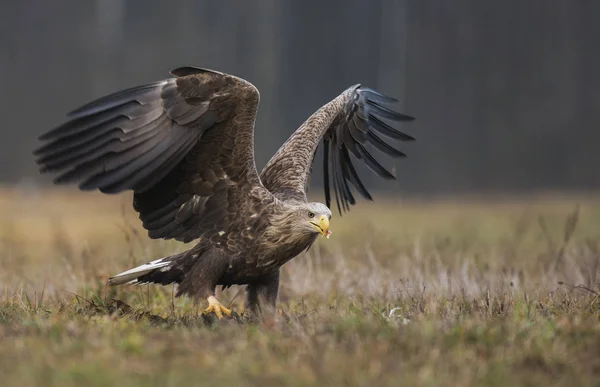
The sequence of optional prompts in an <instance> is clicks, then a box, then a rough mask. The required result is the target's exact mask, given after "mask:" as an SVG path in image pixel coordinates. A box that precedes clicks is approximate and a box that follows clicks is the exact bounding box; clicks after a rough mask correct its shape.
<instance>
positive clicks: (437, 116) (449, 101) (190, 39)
mask: <svg viewBox="0 0 600 387" xmlns="http://www.w3.org/2000/svg"><path fill="white" fill-rule="evenodd" d="M598 16H600V2H598V1H592V0H589V1H585V0H581V1H550V0H530V1H522V0H496V1H495V0H488V1H481V0H456V1H451V2H450V1H446V0H369V1H364V0H336V1H326V2H325V1H317V0H293V1H292V0H289V1H278V0H261V1H256V0H255V1H236V2H234V1H218V2H215V1H199V0H180V1H168V2H167V1H159V0H131V1H125V0H96V1H91V0H90V1H78V0H71V1H67V0H53V1H47V0H20V1H8V0H4V1H2V2H1V3H0V29H1V31H2V32H1V34H0V44H1V47H2V50H0V86H1V87H0V115H1V117H2V128H1V129H0V136H1V137H0V182H1V183H5V184H12V183H19V184H24V183H27V186H30V185H31V184H32V183H33V184H34V185H37V184H48V183H49V181H50V179H49V178H47V177H41V176H39V175H38V173H37V169H36V167H35V164H34V162H33V157H32V156H31V151H32V150H33V149H34V148H35V147H36V146H37V145H38V144H37V142H36V136H37V135H39V134H40V133H42V132H44V131H46V130H48V129H50V128H52V127H53V126H55V125H57V124H59V123H61V122H62V120H63V119H64V115H65V113H67V112H68V111H70V110H72V109H73V108H75V107H77V106H79V105H81V104H83V103H85V102H87V101H89V100H91V99H94V98H97V97H100V96H102V95H104V94H107V93H110V92H113V91H117V90H119V89H123V88H126V87H130V86H134V85H138V84H141V83H147V82H150V81H154V80H157V79H161V78H165V77H168V71H169V70H170V69H172V68H174V67H178V66H181V65H188V64H191V65H197V66H202V67H208V68H213V69H217V70H221V71H224V72H228V73H232V74H235V75H238V76H241V77H244V78H246V79H248V80H249V81H251V82H252V83H254V84H255V85H256V86H257V87H258V88H259V90H260V91H261V106H260V110H259V117H258V124H257V132H256V147H257V164H258V166H259V167H262V166H263V165H264V164H265V163H266V161H267V160H268V158H269V157H270V156H271V155H272V154H273V153H274V152H275V151H276V149H277V148H278V147H279V146H280V145H281V143H282V142H283V141H285V139H286V138H287V137H288V136H289V135H290V134H291V133H292V132H293V131H294V130H295V129H296V128H297V127H298V126H299V125H300V124H301V123H302V121H303V120H304V119H306V118H307V117H308V116H309V115H310V114H312V113H313V112H314V111H315V110H316V109H317V108H319V107H320V106H321V105H323V104H324V103H326V102H327V101H329V100H330V99H332V98H333V97H335V96H336V95H337V94H338V93H340V92H341V91H342V90H344V89H345V88H347V87H348V86H350V85H352V84H355V83H362V84H363V85H366V86H370V87H374V88H376V89H378V90H380V91H381V92H384V93H386V94H389V95H393V96H395V97H397V98H398V99H399V100H400V101H401V109H400V110H401V111H403V112H405V113H407V114H411V115H414V116H416V117H417V121H415V122H414V123H412V124H407V125H404V126H403V127H401V129H402V130H403V131H406V132H407V133H410V134H411V135H414V136H415V137H416V138H417V140H418V141H417V142H414V143H410V144H406V145H405V146H402V147H401V149H402V150H403V151H405V152H406V153H407V154H408V155H409V158H408V159H405V160H399V161H395V162H392V161H391V160H387V161H388V163H387V165H389V166H392V164H393V167H395V170H396V173H397V175H398V177H399V180H398V182H397V183H394V184H389V183H386V182H384V181H381V180H379V179H378V178H375V177H373V176H371V175H370V174H363V176H365V180H366V181H367V183H368V184H369V186H370V187H375V190H376V191H377V190H379V191H382V190H387V191H388V192H389V193H391V194H399V193H403V194H407V195H411V194H414V195H425V194H436V195H450V194H460V193H471V194H490V193H516V192H521V193H523V192H539V191H561V192H563V191H577V192H581V191H590V190H593V189H596V188H598V187H600V177H599V175H598V172H597V171H598V165H599V164H600V152H598V145H599V144H600V115H599V114H598V112H599V110H598V109H597V108H596V106H597V105H598V103H599V102H600V76H599V75H598V69H600V45H599V44H598V37H599V36H600V23H598ZM384 160H385V159H384ZM315 177H316V179H313V182H314V183H313V186H318V185H319V184H320V183H321V177H320V168H315Z"/></svg>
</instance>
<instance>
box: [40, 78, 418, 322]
mask: <svg viewBox="0 0 600 387" xmlns="http://www.w3.org/2000/svg"><path fill="white" fill-rule="evenodd" d="M171 73H172V74H173V75H174V76H175V77H174V78H169V79H166V80H163V81H159V82H155V83H151V84H148V85H144V86H140V87H135V88H131V89H128V90H124V91H121V92H118V93H115V94H112V95H109V96H106V97H104V98H100V99H98V100H96V101H93V102H91V103H89V104H87V105H84V106H83V107H81V108H79V109H77V110H75V111H73V112H71V113H70V114H69V120H68V121H67V122H66V123H64V124H63V125H61V126H59V127H57V128H56V129H54V130H52V131H50V132H48V133H46V134H44V135H42V136H40V139H41V140H44V141H46V142H47V143H46V144H45V145H43V146H42V147H41V148H39V149H38V150H36V151H35V155H36V156H37V163H38V164H39V166H40V170H41V172H52V173H57V174H58V177H57V178H56V180H55V183H56V184H67V183H78V184H79V188H80V189H82V190H100V191H101V192H104V193H118V192H122V191H125V190H133V192H134V199H133V206H134V208H135V210H136V211H137V212H138V213H139V216H140V219H141V221H142V224H143V226H144V228H146V229H147V230H148V235H149V237H150V238H165V239H170V238H172V239H176V240H179V241H183V242H189V241H192V240H196V239H198V240H199V242H198V244H197V245H196V246H195V247H194V248H192V249H191V250H189V251H186V252H184V253H181V254H176V255H173V256H170V257H166V258H162V259H158V260H156V261H153V262H150V263H148V264H145V265H142V266H139V267H136V268H134V269H131V270H128V271H126V272H123V273H121V274H118V275H116V276H114V277H112V278H111V279H109V284H111V285H119V284H123V283H159V284H163V285H166V284H170V283H177V284H179V289H178V295H181V294H188V295H190V296H193V297H196V298H206V299H208V301H209V308H208V309H207V311H214V312H215V313H216V314H217V315H218V316H219V317H221V315H222V314H223V313H225V314H228V313H229V312H230V311H229V310H228V309H226V308H224V307H223V306H222V305H220V304H219V303H218V301H217V300H216V299H215V298H214V291H215V288H216V286H217V285H222V286H224V287H227V286H231V285H234V284H246V285H248V288H247V292H248V294H247V306H248V307H249V309H250V310H251V311H253V312H257V311H258V310H259V306H260V305H261V303H259V299H261V298H264V299H265V301H266V302H264V303H263V304H264V305H265V306H267V307H270V308H273V307H274V306H275V303H276V300H277V291H278V285H279V269H280V268H281V266H282V265H283V264H285V263H286V262H287V261H289V260H290V259H292V258H294V257H295V256H296V255H298V254H299V253H301V252H302V251H303V250H306V249H307V248H309V247H310V246H311V245H312V243H313V242H314V241H315V239H316V237H317V236H318V235H319V234H322V235H328V234H329V220H330V218H331V211H330V210H329V208H328V207H329V206H330V202H331V195H330V182H329V181H330V180H331V181H332V183H333V184H332V185H333V191H334V195H335V198H336V202H337V207H338V209H339V211H340V213H342V212H343V211H347V210H348V209H349V206H350V205H353V204H355V199H354V197H353V194H352V191H351V188H350V185H352V186H354V188H355V189H356V190H357V191H358V193H359V194H361V195H362V196H363V197H365V198H367V199H370V200H371V196H370V195H369V192H368V191H367V189H366V188H365V187H364V185H363V183H362V182H361V180H360V178H359V177H358V174H357V173H356V171H355V169H354V166H353V164H352V160H351V155H352V157H354V158H355V159H358V160H361V161H363V162H364V163H365V164H366V165H367V166H368V167H369V168H370V169H371V170H373V171H374V172H375V173H376V174H378V175H379V176H382V177H383V178H387V179H392V178H394V176H393V175H392V174H391V173H390V172H388V171H387V170H386V169H385V168H384V167H382V166H381V165H380V164H379V163H378V162H377V161H376V160H375V158H373V156H372V155H371V154H370V153H369V152H368V151H367V149H366V148H365V144H366V143H370V144H371V145H372V146H374V147H375V148H376V149H378V150H380V151H382V152H384V153H386V154H388V155H390V156H393V157H403V156H404V154H403V153H402V152H400V151H398V150H396V149H395V148H393V147H391V146H390V145H388V144H387V143H386V142H385V141H384V140H383V139H382V138H381V137H379V136H378V134H381V135H384V136H386V137H389V138H392V139H396V140H401V141H408V140H412V139H413V138H412V137H410V136H408V135H406V134H404V133H401V132H399V131H397V130H396V129H394V128H392V127H391V126H389V124H387V123H386V122H384V121H383V120H382V119H388V120H392V121H411V120H413V118H412V117H409V116H406V115H403V114H399V113H396V112H394V111H393V110H391V109H390V107H389V105H390V104H391V103H393V102H396V100H394V99H392V98H389V97H386V96H383V95H381V94H379V93H377V92H376V91H374V90H371V89H368V88H363V87H361V86H360V85H355V86H352V87H350V88H349V89H347V90H346V91H344V92H343V93H342V94H340V95H339V96H338V97H336V98H335V99H333V100H332V101H331V102H329V103H328V104H326V105H324V106H323V107H322V108H320V109H319V110H318V111H317V112H315V113H314V114H313V115H312V116H311V117H310V118H309V119H308V120H307V121H306V122H304V123H303V124H302V126H301V127H300V128H299V129H298V130H296V132H294V134H293V135H292V136H291V137H290V138H289V139H288V141H286V143H285V144H284V145H283V146H282V147H281V148H280V149H279V151H278V152H277V153H276V154H275V155H274V156H273V157H272V158H271V160H270V161H269V162H268V164H267V165H266V166H265V168H264V169H263V171H262V173H261V175H260V176H259V175H258V172H257V170H256V166H255V162H254V143H253V138H254V122H255V118H256V112H257V108H258V102H259V93H258V90H257V89H256V88H255V87H254V86H253V85H252V84H250V83H249V82H247V81H245V80H243V79H240V78H237V77H234V76H232V75H228V74H223V73H220V72H217V71H212V70H206V69H200V68H194V67H182V68H178V69H175V70H173V71H172V72H171ZM321 141H323V146H324V154H325V158H324V178H325V197H326V205H325V204H321V203H309V202H308V201H307V198H306V190H307V187H308V183H309V180H310V172H311V166H312V162H313V157H314V154H315V152H316V150H317V147H318V146H319V143H320V142H321Z"/></svg>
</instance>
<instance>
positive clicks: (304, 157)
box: [260, 85, 414, 214]
mask: <svg viewBox="0 0 600 387" xmlns="http://www.w3.org/2000/svg"><path fill="white" fill-rule="evenodd" d="M396 102H398V101H397V100H396V99H394V98H391V97H388V96H385V95H383V94H381V93H378V92H377V91H375V90H373V89H369V88H365V87H361V86H360V85H355V86H352V87H350V88H349V89H347V90H346V91H344V92H343V93H342V94H340V95H339V96H338V97H337V98H335V99H334V100H332V101H331V102H329V103H328V104H326V105H325V106H323V107H321V108H320V109H319V110H317V112H315V113H314V114H313V115H312V116H310V117H309V118H308V120H306V122H304V123H303V124H302V126H301V127H300V128H299V129H298V130H296V132H294V134H292V136H291V137H290V138H289V139H288V140H287V141H286V143H285V144H284V145H283V146H282V147H281V148H280V149H279V150H278V151H277V153H276V154H275V155H274V156H273V157H272V158H271V160H270V161H269V162H268V163H267V165H266V166H265V168H264V169H263V171H262V173H261V176H260V177H261V181H262V182H263V184H264V186H265V187H266V188H267V189H269V190H270V191H271V192H273V193H274V194H278V193H286V194H288V195H289V193H290V192H295V195H296V196H298V197H302V198H304V199H305V198H306V189H307V186H308V182H309V179H310V166H311V164H312V162H313V155H314V152H315V150H316V148H317V146H318V145H319V142H320V141H321V140H323V145H324V152H323V159H324V164H323V178H324V183H325V187H324V188H325V202H326V204H327V206H328V207H330V206H331V199H332V198H331V190H330V187H331V186H333V195H334V196H335V200H336V203H337V207H338V211H339V212H340V214H342V213H343V212H344V211H348V210H349V209H350V206H351V205H354V204H355V202H356V200H355V198H354V196H353V194H352V190H351V188H350V186H353V187H354V188H355V189H356V190H357V192H358V193H359V194H360V195H361V196H362V197H364V198H366V199H368V200H372V198H371V195H370V194H369V191H368V190H367V189H366V187H365V185H364V184H363V183H362V181H361V180H360V177H359V176H358V174H357V172H356V169H355V168H354V165H353V163H352V157H354V158H355V159H358V160H361V161H362V162H363V163H364V164H365V165H366V166H367V167H368V168H369V169H370V170H371V171H373V172H374V173H375V174H377V175H378V176H380V177H383V178H384V179H394V178H395V177H394V175H392V173H390V172H389V171H388V170H386V169H385V167H383V166H382V165H381V164H380V163H379V162H378V161H377V159H376V158H375V157H374V156H373V155H371V153H370V152H369V150H367V148H366V146H365V145H366V144H370V145H371V146H373V148H375V149H377V150H378V151H380V152H382V153H384V154H387V155H389V156H391V157H395V158H398V157H406V155H405V154H404V153H403V152H401V151H400V150H398V149H396V148H394V147H392V146H391V145H390V144H388V143H387V142H386V141H385V140H384V139H382V138H381V137H380V136H379V135H383V136H385V137H388V138H391V139H394V140H399V141H411V140H414V138H413V137H411V136H409V135H407V134H405V133H402V132H400V131H398V130H397V129H395V128H393V127H392V126H390V125H389V124H388V123H386V122H385V121H383V120H384V119H386V120H390V121H396V122H399V121H412V120H414V118H413V117H411V116H407V115H404V114H400V113H398V112H396V111H394V110H393V109H392V108H391V107H390V104H393V103H396Z"/></svg>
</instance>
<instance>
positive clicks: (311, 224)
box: [264, 202, 331, 247]
mask: <svg viewBox="0 0 600 387" xmlns="http://www.w3.org/2000/svg"><path fill="white" fill-rule="evenodd" d="M284 208H285V209H284V210H283V211H279V212H276V213H274V214H272V215H271V218H270V223H271V224H270V225H269V227H267V229H266V230H265V234H264V236H265V240H266V241H267V242H270V243H271V244H272V245H273V246H274V247H279V246H280V245H282V244H284V245H287V244H297V243H305V242H307V241H310V243H312V242H313V241H314V238H316V237H317V236H318V235H319V234H320V235H322V236H324V237H328V236H329V235H330V234H331V231H330V230H329V220H330V219H331V211H330V210H329V208H328V207H327V206H326V205H325V204H323V203H305V202H302V203H299V202H291V203H290V202H288V203H286V206H285V207H284Z"/></svg>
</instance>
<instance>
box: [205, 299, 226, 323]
mask: <svg viewBox="0 0 600 387" xmlns="http://www.w3.org/2000/svg"><path fill="white" fill-rule="evenodd" d="M207 300H208V308H206V309H204V312H202V314H203V315H205V316H206V315H209V314H211V313H213V312H214V314H216V315H217V318H219V319H222V318H223V315H225V316H227V317H231V309H228V308H226V307H224V306H223V305H222V304H221V303H220V302H219V300H217V299H216V298H215V296H209V297H208V298H207Z"/></svg>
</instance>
